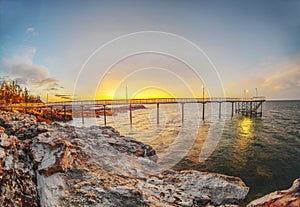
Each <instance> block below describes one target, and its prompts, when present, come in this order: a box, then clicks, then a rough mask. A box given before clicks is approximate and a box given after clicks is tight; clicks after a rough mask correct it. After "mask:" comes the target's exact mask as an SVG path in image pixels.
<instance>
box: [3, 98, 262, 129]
mask: <svg viewBox="0 0 300 207" xmlns="http://www.w3.org/2000/svg"><path fill="white" fill-rule="evenodd" d="M265 101H266V99H265V97H252V98H149V99H115V100H81V101H67V102H51V103H20V104H1V105H0V109H3V110H11V111H12V110H14V109H15V110H19V111H21V110H22V111H24V112H25V113H26V111H27V110H30V109H38V110H39V111H42V110H43V109H44V110H45V109H46V110H47V116H49V118H53V112H54V111H56V113H61V115H62V117H63V121H67V120H69V119H68V117H69V116H72V112H73V110H74V109H75V110H76V111H77V110H78V111H80V112H81V117H82V123H84V117H85V115H84V111H86V110H95V108H98V110H101V115H103V117H104V125H106V116H107V115H109V112H108V109H109V108H108V107H109V106H113V105H127V106H128V108H127V110H128V111H129V120H130V124H132V119H133V117H132V110H134V109H135V107H134V106H136V105H141V104H156V106H157V107H156V108H157V123H159V106H160V104H181V117H182V122H183V121H184V105H185V104H190V103H199V104H202V119H203V120H204V119H205V104H207V103H218V104H219V117H221V108H222V107H221V105H222V103H231V117H233V115H234V113H239V114H242V115H245V116H250V117H252V116H262V113H263V107H262V106H263V102H265ZM57 111H58V112H57Z"/></svg>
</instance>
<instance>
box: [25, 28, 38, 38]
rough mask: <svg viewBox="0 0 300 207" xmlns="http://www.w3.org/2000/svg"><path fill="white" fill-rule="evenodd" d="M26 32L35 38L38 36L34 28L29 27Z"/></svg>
mask: <svg viewBox="0 0 300 207" xmlns="http://www.w3.org/2000/svg"><path fill="white" fill-rule="evenodd" d="M26 32H27V33H30V34H31V35H33V36H36V35H38V32H36V31H35V29H34V28H33V27H28V28H27V29H26Z"/></svg>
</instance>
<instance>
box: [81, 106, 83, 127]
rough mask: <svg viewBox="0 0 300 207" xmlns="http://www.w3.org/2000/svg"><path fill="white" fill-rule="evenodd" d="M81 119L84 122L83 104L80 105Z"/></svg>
mask: <svg viewBox="0 0 300 207" xmlns="http://www.w3.org/2000/svg"><path fill="white" fill-rule="evenodd" d="M81 119H82V124H84V114H83V106H81Z"/></svg>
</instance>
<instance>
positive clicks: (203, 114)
mask: <svg viewBox="0 0 300 207" xmlns="http://www.w3.org/2000/svg"><path fill="white" fill-rule="evenodd" d="M204 117H205V103H204V101H203V103H202V120H204Z"/></svg>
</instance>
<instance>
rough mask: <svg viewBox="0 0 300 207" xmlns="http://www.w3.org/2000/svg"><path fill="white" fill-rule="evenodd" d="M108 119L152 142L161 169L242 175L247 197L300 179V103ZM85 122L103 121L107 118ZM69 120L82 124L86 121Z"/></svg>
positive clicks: (173, 109)
mask: <svg viewBox="0 0 300 207" xmlns="http://www.w3.org/2000/svg"><path fill="white" fill-rule="evenodd" d="M145 106H146V109H142V110H136V111H133V124H132V125H130V122H129V115H128V113H126V112H125V113H119V114H116V115H113V116H111V117H107V125H110V126H113V127H115V128H116V129H117V130H118V131H119V132H120V133H121V134H122V135H125V136H131V137H134V138H136V139H138V140H140V141H143V142H145V143H147V144H150V145H151V146H153V147H154V149H155V150H156V151H157V154H158V157H159V159H158V164H159V166H160V167H161V168H162V169H169V168H172V169H175V170H188V169H194V170H199V171H208V172H216V173H222V174H227V175H232V176H238V177H240V178H242V180H243V181H244V182H245V183H246V185H247V186H249V187H250V192H249V194H248V197H247V201H250V200H253V199H255V198H257V197H260V196H262V195H264V194H267V193H270V192H273V191H275V190H279V189H286V188H288V187H289V186H290V185H291V183H292V182H293V181H294V180H295V179H296V178H298V177H300V101H282V102H279V101H273V102H272V101H267V102H265V103H264V104H263V116H262V117H252V118H249V117H245V116H241V115H239V114H236V113H235V114H234V116H233V117H231V104H222V106H221V117H219V105H218V104H216V103H214V104H206V106H205V120H204V121H203V120H202V105H201V104H185V105H184V119H183V122H182V105H181V104H165V105H163V104H161V105H160V108H159V123H157V108H156V105H145ZM84 122H85V123H84V125H85V126H89V125H94V124H97V125H103V123H104V120H103V117H100V118H85V119H84ZM70 124H73V125H76V126H82V119H81V118H75V119H74V120H73V121H71V122H70Z"/></svg>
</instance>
